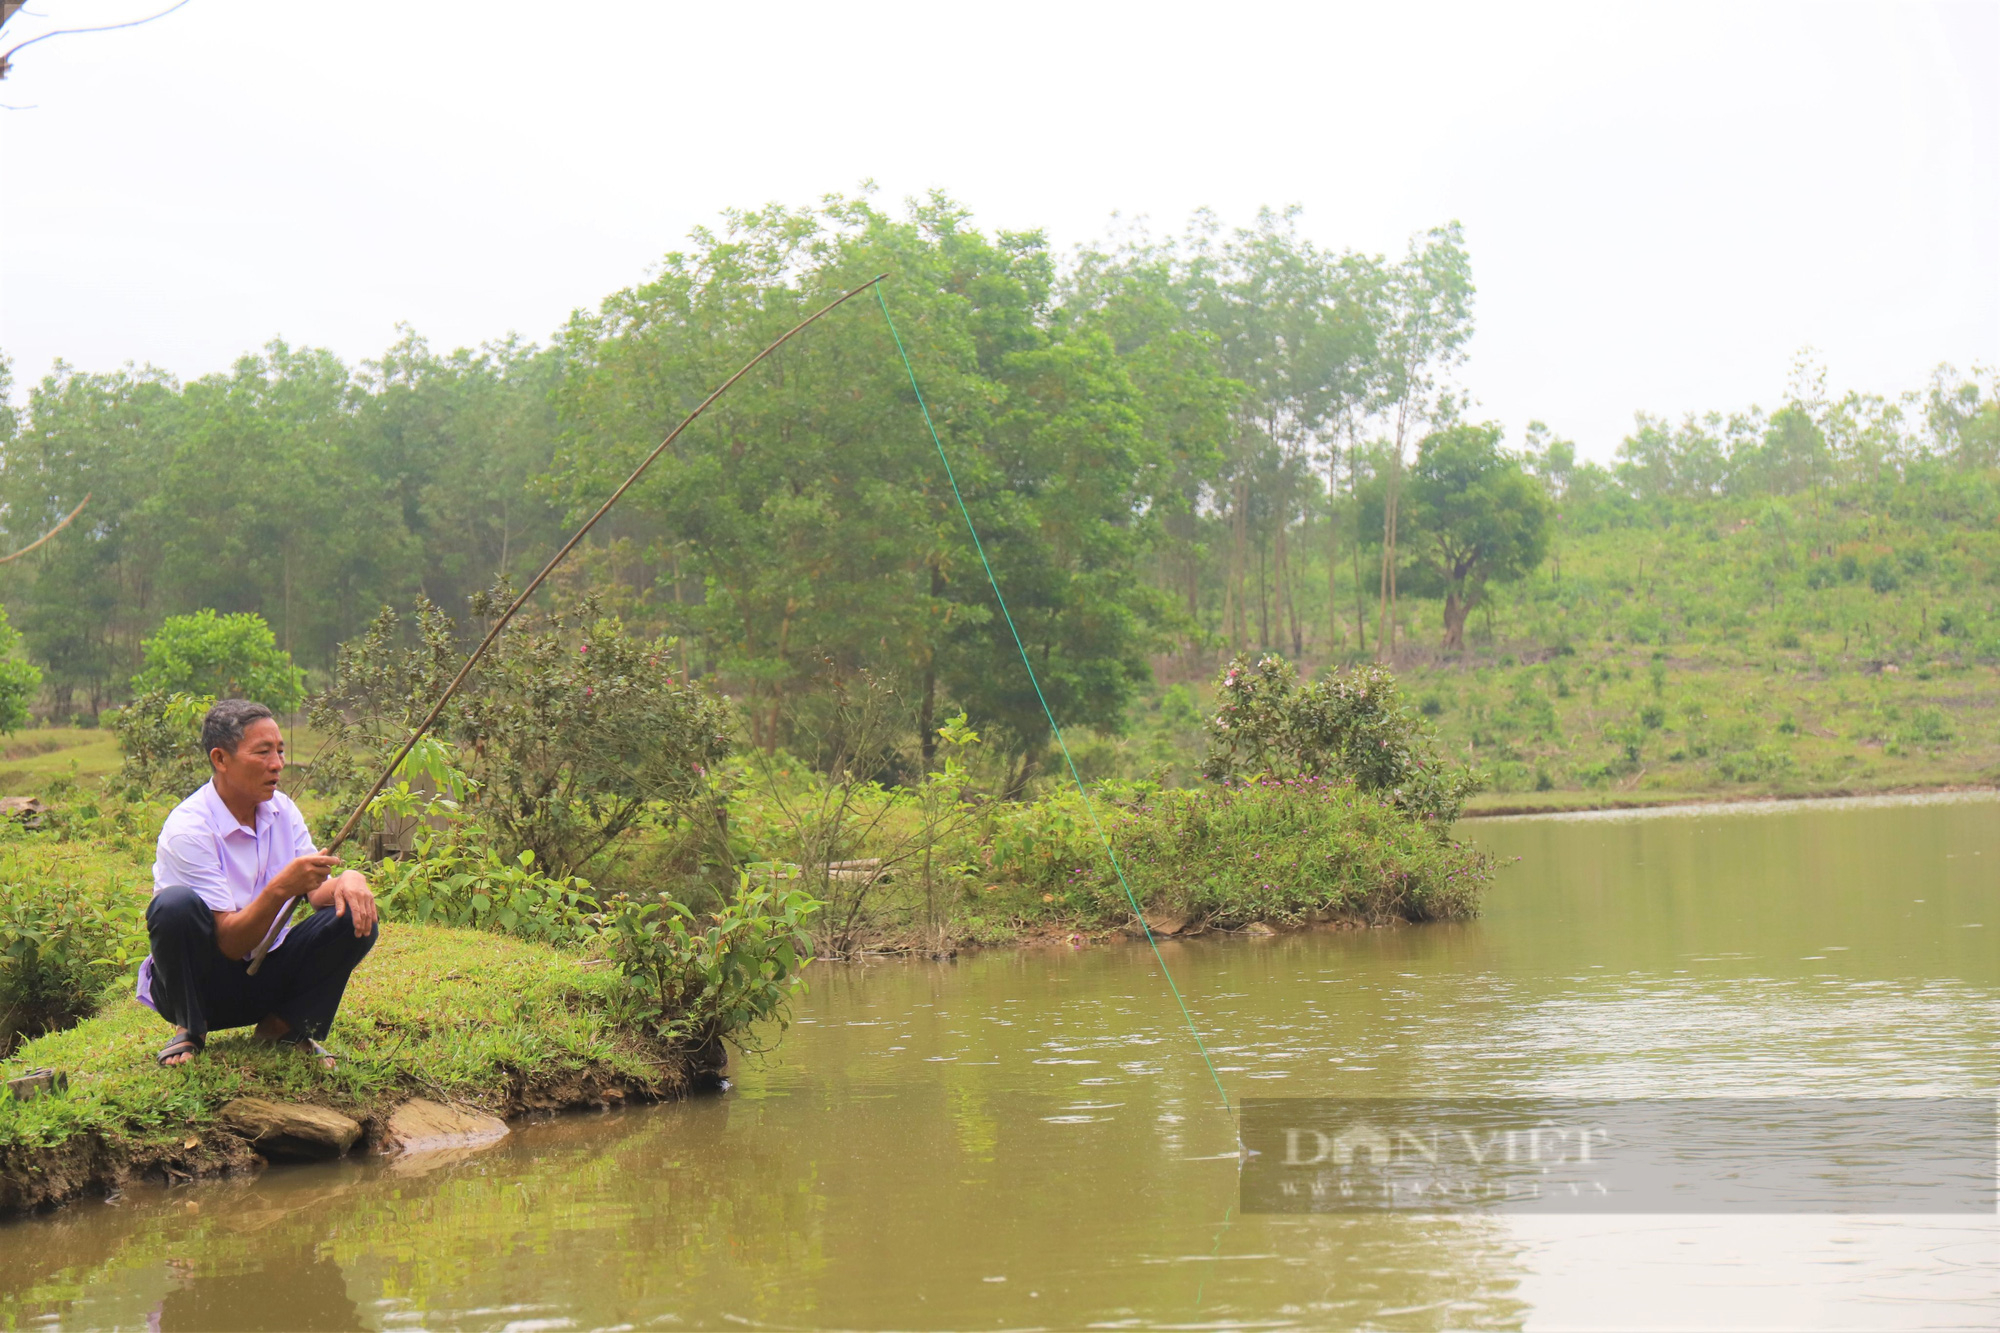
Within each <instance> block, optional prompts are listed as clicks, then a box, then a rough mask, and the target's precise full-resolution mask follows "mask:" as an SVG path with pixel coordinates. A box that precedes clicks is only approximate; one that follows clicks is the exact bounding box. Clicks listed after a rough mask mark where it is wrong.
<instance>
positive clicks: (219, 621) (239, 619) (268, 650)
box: [132, 610, 305, 713]
mask: <svg viewBox="0 0 2000 1333" xmlns="http://www.w3.org/2000/svg"><path fill="white" fill-rule="evenodd" d="M145 660H146V665H145V669H144V670H142V671H140V672H139V674H138V675H136V676H134V677H132V690H133V692H134V693H135V694H146V693H150V692H156V691H157V692H160V693H164V694H191V695H209V696H212V697H214V698H217V699H252V700H255V701H256V702H258V703H260V704H264V705H265V706H267V707H269V708H271V709H272V710H274V711H276V712H280V713H289V712H292V711H294V710H295V709H297V708H298V706H299V704H300V703H301V702H303V701H304V699H305V672H303V671H301V670H299V668H297V667H295V666H293V665H292V655H291V654H290V653H288V652H286V651H285V650H284V649H282V648H280V647H278V641H277V639H276V638H274V637H273V636H272V634H271V627H270V626H269V625H266V624H265V623H264V618H263V617H262V616H260V615H257V614H255V613H253V612H249V611H245V612H240V613H238V614H236V615H233V616H223V615H217V614H216V613H215V612H214V611H213V610H208V611H197V612H195V613H194V614H193V615H191V616H169V617H167V619H166V621H165V622H164V623H162V624H161V626H160V628H159V629H158V630H156V631H154V633H153V635H152V637H151V638H149V639H147V640H146V641H145Z"/></svg>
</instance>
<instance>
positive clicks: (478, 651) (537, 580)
mask: <svg viewBox="0 0 2000 1333" xmlns="http://www.w3.org/2000/svg"><path fill="white" fill-rule="evenodd" d="M888 276H889V275H888V274H886V273H878V274H876V275H875V276H874V277H872V278H870V279H869V280H868V281H866V282H864V283H862V284H861V285H860V286H859V287H856V288H854V289H853V290H852V291H847V292H842V293H841V294H840V295H839V296H838V297H836V298H834V299H833V300H831V301H828V302H827V303H826V304H825V305H823V306H821V307H820V308H819V309H817V310H815V311H813V312H812V313H811V314H810V315H807V316H806V317H805V318H804V319H802V320H800V321H799V322H798V323H796V324H794V325H792V327H791V328H789V329H787V330H785V332H784V334H783V336H781V337H780V338H778V339H777V341H775V342H773V343H772V344H771V345H770V346H769V347H766V348H765V349H764V350H763V351H761V352H759V353H757V355H755V356H753V357H751V358H750V359H749V360H748V361H745V362H744V363H743V365H742V367H741V368H739V369H738V370H737V372H736V373H735V374H734V375H731V376H730V377H729V378H728V379H726V380H724V381H723V382H722V383H721V384H720V385H718V386H716V389H715V392H713V393H711V394H709V395H708V397H706V398H704V399H702V400H701V402H700V404H699V405H697V406H696V407H695V409H694V411H692V412H690V413H688V414H687V416H686V417H685V418H683V419H682V421H681V424H680V425H678V426H675V427H674V428H673V430H672V431H670V432H668V434H667V438H666V439H664V440H661V441H660V442H659V444H657V445H656V446H654V448H653V452H651V453H650V454H647V455H646V457H645V458H644V459H643V460H641V462H640V463H639V466H638V467H635V468H633V469H632V475H631V476H629V477H627V478H625V481H624V483H623V484H622V485H620V486H619V488H618V489H617V490H615V491H613V492H611V498H610V499H608V500H606V501H605V502H604V503H603V504H601V505H599V506H598V507H597V512H596V513H594V514H592V515H591V516H590V518H589V520H588V521H586V522H585V523H584V525H583V526H582V527H580V528H578V529H577V530H576V532H575V534H574V535H572V536H571V537H570V539H569V540H568V541H566V542H564V543H563V544H562V548H561V549H560V550H558V551H557V552H556V553H555V554H554V555H552V556H550V557H549V562H548V563H547V564H545V565H543V566H542V572H541V573H539V574H537V575H535V577H534V578H533V579H531V580H529V582H528V586H527V587H525V588H523V589H522V590H521V595H520V596H519V597H516V598H515V599H514V602H513V605H511V606H509V607H508V608H507V609H506V610H505V611H503V612H501V614H500V618H499V619H498V620H495V621H494V622H493V626H492V628H491V629H489V630H487V631H486V637H485V638H483V639H481V640H480V641H479V646H478V647H477V648H474V649H473V650H472V655H471V656H469V657H467V658H466V659H465V665H464V666H462V667H460V668H459V669H458V674H457V675H456V676H453V677H452V679H451V684H449V685H447V686H445V689H444V693H443V694H440V695H439V696H438V700H437V702H436V703H435V704H433V705H431V711H430V712H429V713H428V714H426V715H425V717H424V720H423V721H422V722H419V723H418V724H417V727H416V729H415V730H414V731H412V732H411V733H410V736H409V739H408V740H406V741H404V742H403V746H402V748H401V749H400V750H398V751H396V757H395V758H394V759H391V760H390V761H389V764H388V767H386V768H384V769H383V770H382V774H381V776H380V777H378V778H376V779H375V785H374V786H372V787H370V788H369V789H368V792H367V794H366V795H365V796H363V797H362V798H361V801H360V803H359V804H357V805H356V806H355V807H354V813H353V814H351V815H349V816H348V817H347V822H346V823H345V824H342V825H341V826H340V832H338V833H336V834H334V835H333V841H332V842H330V843H328V844H327V846H326V851H325V854H327V855H331V854H332V853H334V852H337V851H339V850H340V845H341V844H342V843H344V842H346V841H347V840H348V838H350V837H352V836H353V834H354V828H355V825H357V824H359V823H360V822H361V817H362V816H363V815H365V814H367V813H368V807H369V806H370V805H371V804H373V802H374V800H375V798H376V797H377V796H378V795H380V794H381V791H382V788H384V787H386V786H387V785H388V784H389V779H390V778H392V777H394V776H395V774H396V770H397V769H399V768H401V767H402V766H403V761H404V760H405V759H407V758H409V755H410V751H411V750H413V749H415V748H416V744H417V742H418V741H420V740H422V739H423V738H424V735H425V733H426V732H428V731H429V730H430V729H431V726H432V724H434V723H435V722H436V721H437V720H438V718H439V716H440V715H442V714H443V712H444V706H445V705H446V704H448V703H450V702H451V699H452V696H453V695H455V694H457V693H458V687H459V686H461V685H463V684H464V683H465V680H466V677H468V676H470V675H471V674H472V668H473V667H475V666H477V665H478V664H479V659H480V658H482V657H484V656H485V655H486V650H487V649H488V648H491V647H492V646H493V642H494V640H496V639H498V638H499V637H500V632H501V631H502V630H504V629H506V628H507V622H508V621H510V620H512V619H513V618H514V613H515V612H516V611H519V610H520V609H521V608H522V607H523V606H525V605H526V604H527V601H528V599H529V598H530V597H533V596H534V595H535V590H536V589H537V588H539V587H541V586H542V581H543V580H545V579H546V578H548V576H549V575H550V573H552V572H553V571H554V570H555V567H556V566H557V565H559V564H561V563H562V562H563V557H565V556H567V555H568V554H569V553H570V552H571V551H573V550H575V549H576V546H577V543H578V542H581V541H582V540H583V539H584V538H585V537H587V536H589V535H590V530H591V529H592V528H594V527H596V526H597V520H599V519H600V518H603V517H604V516H605V515H606V514H607V513H609V512H610V511H611V506H613V505H615V504H617V503H618V501H619V499H620V498H621V497H622V496H623V495H624V494H625V492H626V491H629V490H631V489H632V485H633V483H634V482H636V481H638V480H639V478H640V477H642V476H644V475H645V473H646V469H647V468H649V467H651V466H652V465H653V463H654V460H656V459H658V458H659V456H660V455H661V454H663V453H665V452H666V451H667V449H668V448H669V447H670V446H671V445H672V444H673V442H674V441H675V440H677V439H679V438H680V437H681V433H682V432H683V431H685V430H686V429H687V428H688V427H689V426H692V425H693V424H694V423H695V419H696V418H697V417H699V416H700V415H701V414H702V413H704V412H706V411H707V410H708V409H709V408H710V407H711V406H713V405H714V403H715V401H716V400H717V399H718V398H720V397H722V395H723V394H725V393H728V392H729V390H730V389H731V388H733V387H735V384H736V382H737V381H738V380H740V379H742V378H743V377H744V376H745V375H748V374H749V373H750V372H751V371H752V370H754V369H755V368H756V367H757V364H758V363H759V362H761V361H762V360H763V359H764V358H765V357H767V356H769V355H771V353H773V352H775V351H777V350H778V349H779V348H780V347H783V346H784V345H785V344H786V343H788V342H790V341H791V339H792V336H793V335H794V334H796V333H799V332H800V331H802V330H803V329H805V328H806V327H807V326H808V325H811V324H813V323H815V322H817V321H818V320H819V319H820V317H821V316H823V315H827V314H831V313H832V312H833V311H834V310H836V309H838V308H839V307H841V306H843V305H845V304H846V303H847V302H849V301H851V300H853V299H854V298H855V297H857V296H859V295H861V293H863V292H865V291H867V290H869V289H870V288H872V287H874V286H875V284H877V283H879V282H881V281H883V280H884V279H885V278H887V277H888ZM78 508H79V509H80V508H82V506H81V505H79V506H78ZM70 517H71V518H74V517H75V515H74V514H72V515H71V516H70ZM64 521H65V522H67V521H68V520H67V519H66V520H64ZM52 535H53V534H52ZM43 540H47V539H46V538H44V539H43ZM297 907H298V899H296V898H295V899H293V900H292V901H291V902H290V903H289V904H287V905H286V906H285V907H284V908H283V909H281V910H280V911H279V913H278V916H277V919H276V920H274V921H273V922H272V923H271V928H270V929H269V930H268V931H266V932H265V933H264V938H263V939H262V940H259V941H258V943H257V947H256V949H255V950H253V951H252V953H251V957H250V971H251V972H252V973H255V972H256V971H257V969H258V968H260V967H262V966H263V965H264V955H265V954H267V953H269V952H270V951H271V941H272V939H273V938H274V937H275V936H276V935H277V934H278V932H279V930H280V928H281V927H282V926H283V925H284V923H285V922H287V921H289V920H291V917H292V913H293V912H294V911H296V910H297Z"/></svg>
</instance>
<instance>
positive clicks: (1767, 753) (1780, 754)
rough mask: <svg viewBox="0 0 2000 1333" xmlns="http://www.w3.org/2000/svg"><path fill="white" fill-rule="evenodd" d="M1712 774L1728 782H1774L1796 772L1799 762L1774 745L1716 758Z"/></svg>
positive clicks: (1768, 743) (1788, 752)
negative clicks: (1714, 772)
mask: <svg viewBox="0 0 2000 1333" xmlns="http://www.w3.org/2000/svg"><path fill="white" fill-rule="evenodd" d="M1715 771H1716V773H1717V774H1718V775H1720V776H1721V777H1722V778H1723V779H1724V780H1725V781H1727V782H1775V781H1777V780H1778V779H1780V778H1788V777H1790V776H1792V774H1794V773H1795V772H1797V771H1798V761H1797V760H1796V759H1794V758H1793V757H1792V752H1791V751H1790V750H1788V749H1786V748H1785V747H1784V746H1783V745H1781V744H1779V743H1777V742H1775V741H1773V742H1766V743H1765V744H1763V745H1759V746H1757V747H1756V748H1755V749H1750V750H1736V751H1733V752H1731V753H1729V754H1724V755H1720V756H1718V757H1717V759H1716V761H1715Z"/></svg>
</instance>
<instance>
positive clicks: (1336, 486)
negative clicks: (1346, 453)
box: [1326, 445, 1341, 653]
mask: <svg viewBox="0 0 2000 1333" xmlns="http://www.w3.org/2000/svg"><path fill="white" fill-rule="evenodd" d="M1340 640H1341V633H1340V446H1339V445H1335V446H1334V447H1333V450H1332V453H1331V455H1330V456H1329V458H1328V460H1327V465H1326V650H1327V652H1329V653H1331V652H1332V651H1333V649H1334V646H1335V645H1336V644H1338V643H1339V642H1340Z"/></svg>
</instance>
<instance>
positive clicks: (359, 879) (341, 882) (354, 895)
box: [306, 870, 376, 939]
mask: <svg viewBox="0 0 2000 1333" xmlns="http://www.w3.org/2000/svg"><path fill="white" fill-rule="evenodd" d="M306 901H307V902H309V903H311V904H312V905H313V906H314V907H331V908H333V909H334V914H335V915H336V916H340V915H345V916H346V917H347V919H348V920H350V921H352V922H353V923H354V937H355V938H356V939H359V938H361V937H362V936H363V935H366V934H367V933H368V932H369V931H371V930H373V929H375V915H376V907H375V891H374V890H373V889H371V888H369V887H368V878H367V876H365V875H363V874H362V873H361V872H360V871H359V870H343V871H342V872H341V873H340V874H338V875H335V876H334V877H333V878H332V879H330V880H328V881H327V882H326V883H324V884H322V885H320V886H319V887H318V888H316V889H314V890H313V891H312V892H311V893H309V894H307V895H306Z"/></svg>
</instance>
